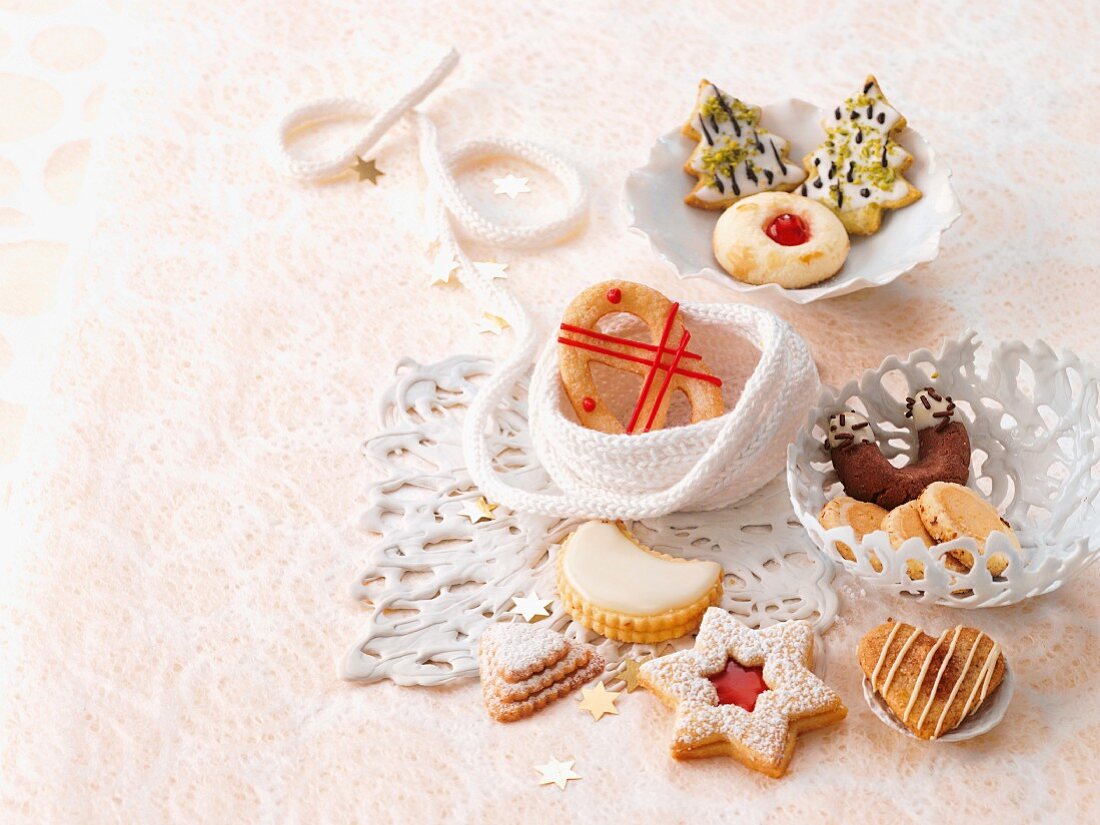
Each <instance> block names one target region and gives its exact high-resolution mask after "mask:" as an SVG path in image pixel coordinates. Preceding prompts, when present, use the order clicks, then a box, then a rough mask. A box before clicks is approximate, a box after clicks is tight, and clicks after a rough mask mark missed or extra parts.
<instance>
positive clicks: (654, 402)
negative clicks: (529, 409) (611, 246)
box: [558, 281, 725, 434]
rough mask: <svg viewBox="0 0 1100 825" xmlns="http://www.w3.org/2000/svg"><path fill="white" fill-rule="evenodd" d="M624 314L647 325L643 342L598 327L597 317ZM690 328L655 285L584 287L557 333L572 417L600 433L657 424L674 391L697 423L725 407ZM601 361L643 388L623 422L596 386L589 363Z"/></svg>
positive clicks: (613, 283)
mask: <svg viewBox="0 0 1100 825" xmlns="http://www.w3.org/2000/svg"><path fill="white" fill-rule="evenodd" d="M619 312H623V313H627V314H629V315H633V316H634V317H635V318H638V319H639V320H641V321H642V323H644V324H645V326H646V329H647V333H648V340H635V339H632V338H626V337H623V336H621V335H612V334H610V333H607V332H602V331H600V330H598V329H597V328H596V326H597V324H598V323H599V322H600V320H601V319H602V318H604V317H605V316H607V315H611V314H613V313H619ZM690 340H691V332H690V331H688V329H687V328H686V327H685V326H684V322H683V320H682V319H681V317H680V305H679V304H676V303H673V302H672V301H670V300H668V298H666V297H665V296H664V295H662V294H661V293H660V292H658V291H657V290H655V289H650V288H649V287H647V286H643V285H642V284H636V283H632V282H630V281H605V282H604V283H601V284H596V285H595V286H591V287H589V288H588V289H586V290H584V291H583V292H581V293H580V294H579V295H578V296H577V297H576V298H574V299H573V301H572V303H570V304H569V306H568V308H567V309H566V310H565V315H564V317H563V318H562V323H561V329H560V332H559V335H558V343H559V344H560V345H561V346H560V352H559V356H560V368H561V383H562V386H563V387H564V388H565V393H566V395H568V396H569V403H570V404H572V405H573V409H574V411H575V412H576V413H577V419H578V420H579V421H580V422H581V423H582V424H583V425H584V426H586V427H589V428H590V429H594V430H600V431H602V432H605V433H613V434H617V433H623V432H627V433H643V432H649V430H652V429H660V428H661V427H663V426H664V425H665V420H666V418H667V417H668V407H669V402H670V401H671V399H672V395H673V393H676V392H682V393H683V394H684V395H685V396H687V400H688V404H689V405H690V406H691V422H692V423H693V424H694V423H696V422H698V421H703V420H704V419H707V418H714V417H716V416H719V415H721V414H722V413H723V412H724V411H725V406H724V405H723V403H722V391H721V387H722V381H721V379H719V378H718V377H716V376H715V375H714V374H713V373H711V371H710V370H709V369H707V366H706V364H705V363H704V362H703V359H702V356H700V355H699V354H698V353H695V352H691V351H690V350H688V342H689V341H690ZM593 363H601V364H605V365H607V366H609V367H612V368H614V369H618V370H626V371H629V372H633V373H636V374H637V375H639V376H641V377H642V389H641V392H640V393H639V395H638V399H637V402H636V404H635V406H634V410H633V412H632V413H631V415H630V419H629V421H628V422H626V423H625V425H624V423H623V422H622V421H620V420H619V419H618V418H617V417H616V416H615V413H614V412H612V410H611V407H610V406H609V405H608V404H607V402H606V400H605V399H603V398H602V397H601V394H600V393H599V392H598V391H597V388H596V381H595V379H594V378H593V376H592V364H593Z"/></svg>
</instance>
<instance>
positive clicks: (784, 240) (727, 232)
mask: <svg viewBox="0 0 1100 825" xmlns="http://www.w3.org/2000/svg"><path fill="white" fill-rule="evenodd" d="M713 246H714V257H715V258H717V259H718V263H720V264H721V265H722V268H723V269H725V270H726V272H728V273H729V274H730V275H732V276H733V277H734V278H736V279H737V280H739V281H744V282H745V283H748V284H779V285H780V286H781V287H784V288H785V289H797V288H799V287H804V286H810V285H811V284H816V283H818V282H819V281H824V280H825V279H826V278H831V277H832V276H833V275H835V274H836V273H837V271H838V270H839V269H840V268H841V267H842V266H844V261H845V259H846V258H847V257H848V233H847V232H845V231H844V224H842V223H841V222H840V219H839V218H837V216H836V215H834V214H833V212H832V210H830V209H828V208H827V207H825V206H822V205H821V204H820V203H818V202H817V201H814V200H811V199H809V198H804V197H802V196H801V195H792V194H790V193H789V192H763V193H761V194H759V195H753V196H751V197H748V198H744V199H743V200H740V201H738V202H737V203H735V204H734V205H733V206H731V207H730V208H729V209H727V210H726V211H725V212H723V213H722V217H720V218H719V219H718V223H717V224H716V225H715V227H714V238H713Z"/></svg>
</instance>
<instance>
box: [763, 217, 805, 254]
mask: <svg viewBox="0 0 1100 825" xmlns="http://www.w3.org/2000/svg"><path fill="white" fill-rule="evenodd" d="M764 231H765V232H766V233H767V235H768V237H769V238H771V239H772V240H773V241H775V242H776V243H777V244H781V245H782V246H800V245H801V244H804V243H806V241H808V240H809V239H810V228H809V227H808V226H806V222H805V221H804V220H802V218H800V217H798V215H792V214H790V213H789V212H784V213H783V214H782V215H779V216H778V217H777V218H776V219H775V220H773V221H772V222H771V223H770V224H768V228H767V229H765V230H764Z"/></svg>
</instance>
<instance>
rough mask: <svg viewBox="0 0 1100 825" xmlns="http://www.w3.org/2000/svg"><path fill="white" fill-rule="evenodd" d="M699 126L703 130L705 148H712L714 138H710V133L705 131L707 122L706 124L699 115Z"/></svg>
mask: <svg viewBox="0 0 1100 825" xmlns="http://www.w3.org/2000/svg"><path fill="white" fill-rule="evenodd" d="M699 126H701V127H702V129H703V137H705V138H706V139H707V146H713V145H714V138H712V137H711V136H710V132H709V131H707V122H706V120H704V119H703V115H702V114H700V115H699Z"/></svg>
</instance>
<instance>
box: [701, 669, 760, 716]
mask: <svg viewBox="0 0 1100 825" xmlns="http://www.w3.org/2000/svg"><path fill="white" fill-rule="evenodd" d="M707 678H709V679H710V681H711V684H713V685H714V689H715V690H716V691H718V704H720V705H737V706H738V707H741V708H744V709H745V710H747V711H748V712H749V713H752V712H753V710H754V709H755V708H756V698H757V697H758V696H759V695H760V694H761V693H763V692H764V691H766V690H767V689H768V686H767V685H766V684H765V683H764V669H763V668H761V667H745V666H744V665H741V664H738V663H737V662H735V661H733V659H730V660H729V661H728V662H726V669H725V670H723V671H721V672H719V673H714V674H712V675H710V676H708V677H707Z"/></svg>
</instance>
